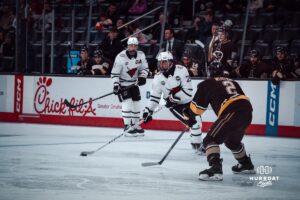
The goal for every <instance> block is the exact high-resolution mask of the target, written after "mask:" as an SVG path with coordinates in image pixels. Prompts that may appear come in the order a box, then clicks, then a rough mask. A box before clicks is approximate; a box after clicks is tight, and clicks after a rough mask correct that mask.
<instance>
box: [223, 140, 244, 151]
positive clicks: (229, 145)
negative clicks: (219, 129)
mask: <svg viewBox="0 0 300 200" xmlns="http://www.w3.org/2000/svg"><path fill="white" fill-rule="evenodd" d="M224 144H225V146H226V147H227V148H228V149H230V150H231V151H235V150H238V149H241V147H242V143H238V144H235V143H232V142H228V141H226V142H225V143H224Z"/></svg>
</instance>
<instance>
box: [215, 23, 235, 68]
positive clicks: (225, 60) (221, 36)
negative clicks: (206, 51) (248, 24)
mask: <svg viewBox="0 0 300 200" xmlns="http://www.w3.org/2000/svg"><path fill="white" fill-rule="evenodd" d="M228 36H229V35H228V30H226V28H225V27H224V26H221V27H220V28H219V29H218V39H217V40H216V42H215V43H214V45H213V49H212V52H213V53H214V52H215V51H218V52H219V51H220V52H222V58H221V63H222V65H223V66H227V67H226V69H227V70H228V72H229V73H231V71H232V63H233V61H234V60H235V59H236V56H237V47H236V45H235V44H234V43H233V42H232V41H231V40H230V39H229V38H228ZM210 60H211V58H210Z"/></svg>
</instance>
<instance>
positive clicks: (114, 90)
mask: <svg viewBox="0 0 300 200" xmlns="http://www.w3.org/2000/svg"><path fill="white" fill-rule="evenodd" d="M113 92H114V94H115V95H118V94H120V93H121V87H120V84H118V83H115V84H114V89H113Z"/></svg>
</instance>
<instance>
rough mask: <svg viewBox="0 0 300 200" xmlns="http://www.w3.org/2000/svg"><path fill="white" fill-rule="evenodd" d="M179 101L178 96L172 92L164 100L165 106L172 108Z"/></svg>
mask: <svg viewBox="0 0 300 200" xmlns="http://www.w3.org/2000/svg"><path fill="white" fill-rule="evenodd" d="M179 101H180V98H178V97H175V96H174V95H173V94H171V95H170V96H169V98H168V99H167V101H166V107H167V108H173V107H175V106H177V104H178V102H179Z"/></svg>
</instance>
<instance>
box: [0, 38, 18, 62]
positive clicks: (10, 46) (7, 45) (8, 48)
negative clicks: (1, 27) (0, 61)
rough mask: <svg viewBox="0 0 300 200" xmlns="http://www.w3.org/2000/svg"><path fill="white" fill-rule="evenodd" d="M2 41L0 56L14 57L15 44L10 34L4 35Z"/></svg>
mask: <svg viewBox="0 0 300 200" xmlns="http://www.w3.org/2000/svg"><path fill="white" fill-rule="evenodd" d="M4 38H5V39H4V41H3V42H2V44H1V46H0V55H2V56H3V57H14V56H15V44H14V38H13V35H12V34H11V33H6V34H5V37H4Z"/></svg>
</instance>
